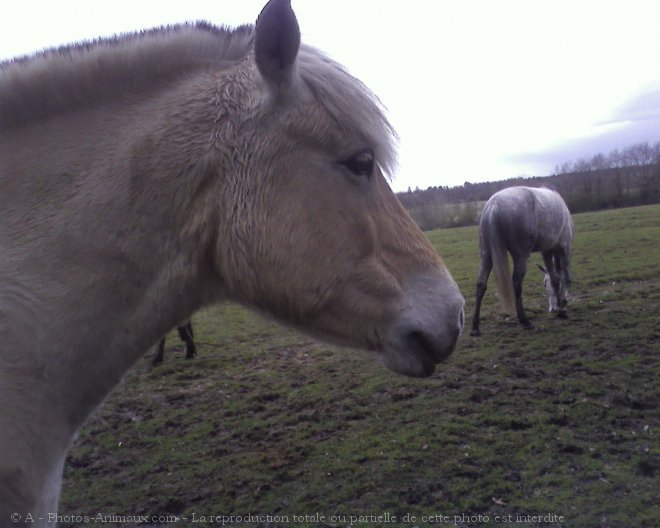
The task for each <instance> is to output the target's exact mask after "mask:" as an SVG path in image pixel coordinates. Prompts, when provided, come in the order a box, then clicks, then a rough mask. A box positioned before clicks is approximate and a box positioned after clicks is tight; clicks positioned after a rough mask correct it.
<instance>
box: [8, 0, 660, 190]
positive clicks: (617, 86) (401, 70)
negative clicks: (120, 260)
mask: <svg viewBox="0 0 660 528" xmlns="http://www.w3.org/2000/svg"><path fill="white" fill-rule="evenodd" d="M263 3H264V1H262V0H259V1H255V0H184V1H176V2H175V1H169V0H158V1H151V0H148V1H140V0H132V1H126V0H113V1H112V2H97V1H94V0H58V1H56V2H55V1H52V0H49V1H47V2H45V1H43V2H42V1H29V0H26V1H23V2H9V3H7V5H5V6H4V7H3V15H2V17H1V18H0V60H1V59H6V58H11V57H13V56H16V55H23V54H29V53H31V52H34V51H37V50H40V49H42V48H45V47H51V46H57V45H61V44H66V43H69V42H73V41H77V40H84V39H92V38H95V37H98V36H108V35H112V34H115V33H123V32H129V31H134V30H138V29H145V28H149V27H153V26H157V25H162V24H172V23H177V22H183V21H187V20H201V19H203V20H208V21H210V22H212V23H215V24H227V25H238V24H242V23H252V22H254V20H255V19H256V17H257V15H258V13H259V11H260V10H261V7H262V6H263ZM292 5H293V8H294V10H295V12H296V15H297V16H298V21H299V23H300V28H301V32H302V34H303V40H304V41H305V42H307V43H309V44H312V45H315V46H317V47H319V48H321V49H323V50H324V51H325V52H326V53H328V54H329V55H330V56H331V57H333V58H334V59H336V60H337V61H338V62H341V63H342V64H344V65H345V66H347V67H348V69H349V70H350V71H351V72H352V73H353V74H354V75H355V76H357V77H359V78H360V79H361V80H362V81H364V82H365V84H367V85H368V86H369V87H370V88H371V89H372V90H373V91H374V92H375V93H376V94H377V95H378V96H379V97H380V99H381V100H382V101H383V103H384V104H385V105H386V106H387V108H388V110H389V116H390V119H391V121H392V123H393V124H394V126H395V127H396V129H397V131H398V132H399V135H400V137H401V142H400V149H399V152H400V167H399V171H398V174H397V175H395V178H394V180H393V187H394V188H395V190H397V191H401V190H406V189H407V188H408V187H412V188H413V189H414V188H415V187H419V188H422V189H423V188H426V187H428V186H435V185H450V186H451V185H461V184H463V183H464V182H465V181H470V182H478V181H487V180H495V179H504V178H509V177H514V176H520V175H528V176H532V175H546V174H549V173H551V172H552V169H553V168H554V167H555V166H557V165H559V164H561V163H563V162H565V161H571V160H574V159H576V158H578V157H584V156H591V155H594V154H596V153H598V152H603V153H607V152H609V151H610V150H611V149H614V148H622V147H625V146H627V145H629V144H632V143H636V142H639V141H649V142H656V141H660V36H659V35H660V29H659V27H660V25H659V22H658V21H659V20H660V2H657V1H650V0H649V1H635V0H627V1H626V2H623V1H616V2H614V1H608V0H601V1H598V2H594V1H576V0H572V1H561V0H560V1H557V0H554V1H553V2H540V1H530V0H521V1H510V0H496V1H480V2H476V1H465V0H461V1H458V0H456V1H451V2H449V1H441V0H406V1H403V2H402V1H399V2H394V1H388V0H293V1H292Z"/></svg>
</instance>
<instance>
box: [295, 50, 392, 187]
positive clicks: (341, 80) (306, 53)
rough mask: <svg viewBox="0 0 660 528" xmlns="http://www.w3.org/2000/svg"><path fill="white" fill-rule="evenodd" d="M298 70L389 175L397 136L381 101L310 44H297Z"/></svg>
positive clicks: (316, 95)
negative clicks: (298, 49) (298, 48)
mask: <svg viewBox="0 0 660 528" xmlns="http://www.w3.org/2000/svg"><path fill="white" fill-rule="evenodd" d="M298 73H299V75H300V77H301V79H302V81H303V82H304V84H305V85H306V86H307V87H308V88H309V89H310V91H311V92H312V93H313V95H314V97H315V98H316V100H317V102H318V103H319V104H320V105H321V106H322V107H323V108H324V109H325V110H326V111H327V112H328V113H329V114H330V116H331V117H332V118H333V120H334V122H335V123H336V124H339V125H340V127H342V128H343V129H345V130H350V131H351V133H352V135H357V136H360V137H362V138H363V139H364V141H366V142H368V143H369V144H370V145H371V146H372V147H373V148H374V149H375V154H376V159H377V161H378V163H379V165H380V167H381V170H382V171H383V172H384V173H385V174H386V175H387V176H389V177H391V176H392V175H393V174H394V173H395V171H396V166H397V141H398V137H397V134H396V132H395V131H394V128H393V127H392V125H391V124H390V122H389V121H388V119H387V117H386V115H385V108H384V106H383V104H382V103H381V101H380V100H379V99H378V98H377V97H376V96H375V95H374V94H373V92H371V90H370V89H369V88H367V87H366V86H365V85H364V84H363V83H362V82H361V81H360V80H358V79H356V78H355V77H353V76H352V75H351V74H350V73H348V71H347V70H346V69H345V68H344V67H343V66H341V65H340V64H338V63H336V62H335V61H333V60H331V59H330V58H328V57H327V56H326V55H325V54H324V53H323V52H321V51H319V50H318V49H316V48H313V47H311V46H305V45H303V46H301V49H300V53H299V55H298Z"/></svg>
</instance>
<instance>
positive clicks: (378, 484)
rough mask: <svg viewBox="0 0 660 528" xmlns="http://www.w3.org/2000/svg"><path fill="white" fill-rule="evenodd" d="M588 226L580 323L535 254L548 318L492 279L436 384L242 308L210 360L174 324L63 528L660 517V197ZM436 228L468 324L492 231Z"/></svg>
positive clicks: (91, 449)
mask: <svg viewBox="0 0 660 528" xmlns="http://www.w3.org/2000/svg"><path fill="white" fill-rule="evenodd" d="M575 225H576V233H577V234H576V239H575V243H574V257H573V279H574V282H573V286H572V291H571V297H570V302H571V304H570V313H569V317H570V318H569V319H568V320H559V319H556V318H554V317H553V316H551V315H550V314H547V312H546V306H547V301H546V299H545V292H544V289H543V286H542V284H541V278H542V277H541V273H540V271H537V270H536V267H535V266H534V267H532V266H530V271H529V273H528V276H527V280H526V282H525V291H524V300H525V303H526V307H527V311H528V315H529V316H530V318H531V319H532V321H533V323H534V324H535V328H534V329H533V330H529V331H526V330H523V329H521V328H519V327H518V326H517V325H516V324H515V323H514V322H513V321H511V320H507V319H505V318H504V316H502V315H501V312H500V310H499V307H498V306H497V305H496V298H495V295H494V293H493V291H494V288H493V287H491V288H490V289H489V291H488V292H487V294H486V297H485V299H484V306H483V310H482V316H483V322H482V337H480V338H473V337H470V336H469V335H468V331H465V332H464V333H463V336H462V337H461V339H460V342H459V344H458V347H457V349H456V351H455V353H454V355H453V356H452V358H451V359H450V360H449V362H448V363H446V364H444V365H442V366H441V367H440V368H439V369H438V371H437V372H436V373H435V374H434V375H433V376H432V377H430V378H427V379H423V380H413V379H408V378H404V377H401V376H397V375H395V374H393V373H391V372H389V371H387V370H386V369H385V367H383V366H381V365H380V364H379V362H377V361H373V359H372V358H371V357H369V356H368V355H366V354H363V353H361V352H356V351H351V350H338V349H335V348H332V347H328V346H325V345H322V344H318V343H317V342H315V341H313V340H311V339H309V338H306V337H301V336H300V335H299V334H297V333H295V332H293V331H290V330H287V329H283V328H281V327H279V326H277V325H275V324H273V323H271V322H269V321H265V320H263V319H261V318H260V317H258V316H255V315H253V314H251V313H248V312H246V311H245V310H243V309H241V308H239V307H236V306H233V305H226V306H222V307H217V308H213V309H208V310H206V311H204V312H201V313H199V314H197V315H196V316H195V318H194V319H193V325H194V330H195V337H196V340H197V342H198V349H199V353H198V357H197V358H196V359H194V360H192V361H186V360H184V359H183V357H184V350H183V345H182V344H181V343H180V342H179V341H178V337H177V336H176V333H172V334H171V335H170V336H169V338H168V341H167V348H166V354H165V362H164V364H163V365H162V366H160V367H157V368H152V367H151V366H150V357H145V358H143V360H141V361H140V362H139V364H138V365H137V366H136V367H135V368H134V369H133V370H132V371H131V372H130V373H129V374H128V375H127V377H126V379H125V381H124V383H123V384H122V386H121V387H119V388H118V389H117V390H116V391H115V392H114V393H113V395H112V396H111V397H110V399H109V400H108V401H107V403H106V404H105V406H104V407H103V408H101V409H100V410H99V411H98V412H97V413H96V414H95V415H94V416H93V418H92V419H91V420H90V422H89V423H88V424H87V426H86V427H85V428H84V429H83V431H82V432H81V435H80V437H79V439H78V440H77V441H76V444H75V446H74V449H73V450H72V451H71V454H70V456H69V458H68V460H67V465H66V468H65V480H64V487H63V496H62V501H61V506H60V514H61V516H62V521H63V522H62V523H61V525H62V526H96V525H98V526H126V527H127V526H135V525H136V524H139V523H135V522H117V523H108V522H106V523H104V524H100V523H95V522H93V521H92V520H89V522H84V516H88V517H90V518H91V517H95V516H97V515H98V514H99V513H100V514H103V515H107V516H109V517H107V518H106V520H108V519H111V520H113V518H112V517H110V516H112V515H114V516H149V517H151V516H167V515H169V516H178V517H179V519H180V520H179V521H175V522H170V523H165V522H156V520H151V519H150V520H149V521H148V522H147V523H146V525H149V526H203V525H208V524H210V521H211V520H212V521H214V524H221V522H222V520H223V519H221V518H218V517H214V518H213V519H212V518H211V517H212V516H223V515H224V516H231V515H233V516H247V515H248V514H250V515H252V517H243V518H242V519H241V522H238V520H237V519H234V520H233V521H230V520H228V519H224V521H225V525H231V526H242V527H249V526H253V527H256V526H263V527H266V526H271V527H274V526H301V527H312V526H314V527H316V526H342V527H343V526H349V525H351V524H352V525H354V526H369V527H375V526H410V527H412V526H419V527H423V526H453V525H460V526H465V527H468V526H470V527H471V526H500V525H501V526H516V527H522V526H553V527H557V526H570V527H576V528H577V527H579V528H584V527H617V528H619V527H630V528H633V527H635V528H638V527H649V528H650V527H655V526H658V522H659V520H660V508H659V506H658V491H657V490H658V484H659V480H658V474H659V472H660V461H659V460H660V458H659V457H660V449H659V443H658V425H659V420H658V418H659V412H658V408H659V404H660V398H659V393H658V386H659V385H658V380H659V379H660V367H659V363H658V353H659V348H660V347H659V345H658V342H659V339H660V206H649V207H638V208H630V209H620V210H612V211H604V212H598V213H588V214H581V215H576V216H575ZM428 236H429V237H430V239H431V241H432V242H433V244H434V245H435V246H436V247H437V248H438V251H439V252H440V254H441V255H442V256H443V258H444V259H445V261H446V263H447V265H448V267H449V268H450V270H451V271H452V274H453V275H454V277H455V279H456V280H457V282H458V283H459V286H460V287H461V290H462V291H463V294H464V295H465V298H466V315H467V316H468V317H467V318H468V322H467V323H466V326H468V325H469V317H470V315H471V311H472V308H473V305H474V299H473V289H474V280H475V278H476V273H477V267H478V250H477V233H476V228H473V227H472V228H460V229H453V230H439V231H433V232H429V233H428ZM540 261H541V259H540V257H539V256H538V255H534V256H533V258H532V264H534V263H536V262H540ZM468 330H469V328H468ZM76 516H81V517H79V518H76ZM294 516H295V517H294ZM299 516H302V517H299ZM304 516H308V517H307V518H305V517H304ZM429 516H431V517H430V518H429ZM532 516H536V518H535V517H532ZM81 518H82V519H83V522H81ZM395 518H396V520H394V519H395ZM114 520H117V521H121V520H122V519H121V518H119V517H116V518H114ZM126 520H127V521H129V519H126ZM164 520H165V519H161V521H164ZM170 520H171V519H170ZM203 521H206V522H203ZM253 521H254V522H253Z"/></svg>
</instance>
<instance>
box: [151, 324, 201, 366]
mask: <svg viewBox="0 0 660 528" xmlns="http://www.w3.org/2000/svg"><path fill="white" fill-rule="evenodd" d="M176 329H177V330H178V332H179V337H180V338H181V341H183V342H184V343H185V344H186V359H192V358H194V357H195V356H196V355H197V347H195V341H194V340H193V329H192V321H187V322H185V323H183V324H180V325H179V326H177V327H176ZM164 356H165V338H164V337H163V339H161V340H160V341H159V342H158V347H157V349H156V355H155V356H154V359H153V360H152V361H151V364H152V365H158V364H160V363H162V362H163V358H164Z"/></svg>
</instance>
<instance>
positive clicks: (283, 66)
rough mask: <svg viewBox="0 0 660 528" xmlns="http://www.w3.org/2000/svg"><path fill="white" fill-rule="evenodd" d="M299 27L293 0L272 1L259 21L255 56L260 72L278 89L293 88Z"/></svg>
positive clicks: (260, 15) (261, 14)
mask: <svg viewBox="0 0 660 528" xmlns="http://www.w3.org/2000/svg"><path fill="white" fill-rule="evenodd" d="M299 48H300V28H299V27H298V21H297V20H296V15H295V14H294V13H293V10H292V9H291V0H270V2H268V3H267V4H266V6H265V7H264V8H263V10H262V11H261V13H260V14H259V18H257V24H256V30H255V43H254V54H255V59H256V62H257V67H258V68H259V72H260V73H261V75H262V76H263V78H264V79H265V80H266V82H267V83H268V84H269V85H270V86H271V87H272V88H274V89H275V90H277V91H279V92H282V91H286V90H287V89H288V88H289V86H290V85H291V80H292V78H293V71H294V66H295V63H296V57H297V56H298V49H299Z"/></svg>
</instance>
